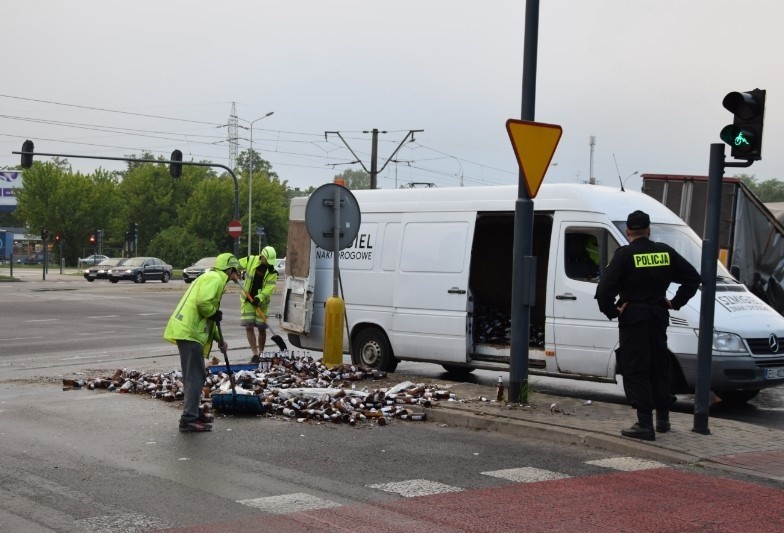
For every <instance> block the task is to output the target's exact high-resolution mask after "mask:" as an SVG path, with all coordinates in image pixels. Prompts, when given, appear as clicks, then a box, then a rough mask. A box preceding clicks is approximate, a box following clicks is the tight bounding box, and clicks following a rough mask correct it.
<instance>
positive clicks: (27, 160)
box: [11, 141, 250, 256]
mask: <svg viewBox="0 0 784 533" xmlns="http://www.w3.org/2000/svg"><path fill="white" fill-rule="evenodd" d="M28 142H29V144H27V143H28ZM11 153H12V154H20V155H21V156H22V163H23V165H22V166H23V167H24V168H29V167H30V166H31V165H32V163H33V156H36V155H40V156H45V157H69V158H74V159H100V160H103V161H128V162H133V163H157V164H168V165H172V164H175V165H187V166H191V167H215V168H222V169H223V170H225V171H226V172H228V173H229V175H231V177H232V179H233V180H234V217H233V219H232V220H239V218H240V192H239V191H240V188H239V181H238V180H237V176H236V175H235V174H234V172H232V170H231V169H230V168H229V167H227V166H225V165H220V164H216V163H196V162H193V161H172V160H160V159H137V158H133V157H108V156H96V155H78V154H52V153H43V152H35V151H33V143H32V142H30V141H25V143H24V144H23V145H22V151H21V152H11ZM25 164H26V165H27V166H25ZM248 231H250V228H248ZM239 253H240V241H239V237H235V238H234V255H235V256H238V255H239Z"/></svg>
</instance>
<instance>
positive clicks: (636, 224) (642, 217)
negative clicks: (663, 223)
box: [626, 210, 651, 230]
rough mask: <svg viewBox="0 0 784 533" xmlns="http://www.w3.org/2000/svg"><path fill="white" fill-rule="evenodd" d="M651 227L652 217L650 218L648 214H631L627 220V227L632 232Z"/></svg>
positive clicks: (638, 212) (638, 211) (640, 212)
mask: <svg viewBox="0 0 784 533" xmlns="http://www.w3.org/2000/svg"><path fill="white" fill-rule="evenodd" d="M650 225H651V217H649V216H648V213H644V212H642V211H640V210H637V211H635V212H633V213H629V216H628V217H627V218H626V227H627V228H628V229H631V230H637V229H646V228H648V227H649V226H650Z"/></svg>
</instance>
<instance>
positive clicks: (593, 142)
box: [588, 135, 596, 185]
mask: <svg viewBox="0 0 784 533" xmlns="http://www.w3.org/2000/svg"><path fill="white" fill-rule="evenodd" d="M588 144H589V145H590V146H591V161H590V168H589V169H588V183H590V184H591V185H596V178H595V177H594V176H593V149H594V147H595V146H596V137H595V136H593V135H591V136H590V137H589V138H588Z"/></svg>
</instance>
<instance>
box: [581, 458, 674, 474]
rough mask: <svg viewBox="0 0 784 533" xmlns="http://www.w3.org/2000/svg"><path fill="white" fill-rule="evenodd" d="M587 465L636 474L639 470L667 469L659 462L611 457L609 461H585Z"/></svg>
mask: <svg viewBox="0 0 784 533" xmlns="http://www.w3.org/2000/svg"><path fill="white" fill-rule="evenodd" d="M585 464H589V465H594V466H601V467H603V468H613V469H615V470H621V471H623V472H635V471H637V470H650V469H652V468H665V467H666V466H667V465H665V464H664V463H659V462H658V461H650V460H648V459H636V458H634V457H610V458H608V459H597V460H595V461H585Z"/></svg>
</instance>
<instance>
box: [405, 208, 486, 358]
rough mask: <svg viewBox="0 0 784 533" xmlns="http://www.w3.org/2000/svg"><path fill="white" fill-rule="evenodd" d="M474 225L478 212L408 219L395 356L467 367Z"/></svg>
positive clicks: (419, 215)
mask: <svg viewBox="0 0 784 533" xmlns="http://www.w3.org/2000/svg"><path fill="white" fill-rule="evenodd" d="M475 223H476V213H475V212H469V213H460V212H456V213H443V212H441V213H427V212H417V213H410V214H408V215H405V216H404V217H403V227H402V239H401V246H400V257H399V258H398V268H397V271H396V273H395V289H394V294H393V297H392V301H393V306H394V316H393V328H392V330H393V331H392V332H391V335H390V337H391V339H390V340H391V341H392V346H393V350H394V352H395V354H396V355H398V356H400V357H405V358H412V359H425V360H431V361H450V362H464V361H466V359H467V353H468V351H467V341H466V328H467V316H468V274H469V266H470V263H471V241H472V239H473V232H474V225H475Z"/></svg>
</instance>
